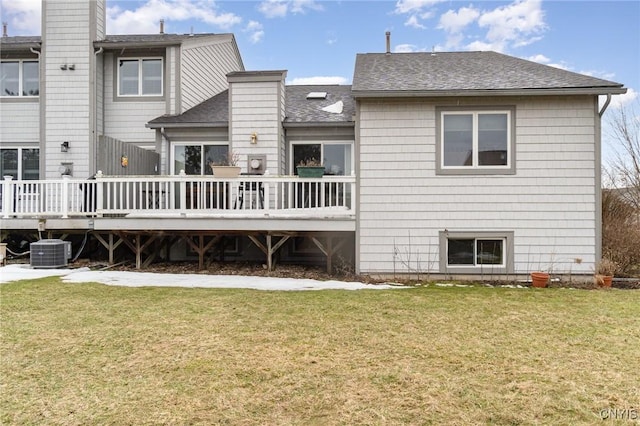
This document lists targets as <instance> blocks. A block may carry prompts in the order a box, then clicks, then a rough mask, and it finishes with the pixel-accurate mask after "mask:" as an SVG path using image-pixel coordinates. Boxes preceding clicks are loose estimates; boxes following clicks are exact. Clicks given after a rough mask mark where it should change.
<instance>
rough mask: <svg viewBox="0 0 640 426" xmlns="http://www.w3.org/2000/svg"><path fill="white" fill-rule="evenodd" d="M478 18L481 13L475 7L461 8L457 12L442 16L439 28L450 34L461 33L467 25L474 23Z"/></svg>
mask: <svg viewBox="0 0 640 426" xmlns="http://www.w3.org/2000/svg"><path fill="white" fill-rule="evenodd" d="M478 16H480V12H479V11H478V10H477V9H474V8H473V7H461V8H460V9H458V11H457V12H455V11H453V10H448V11H447V12H445V13H444V14H443V15H442V16H440V24H439V25H438V28H441V29H443V30H445V31H446V32H448V33H459V32H460V31H462V30H463V29H464V28H465V27H466V26H467V25H469V24H471V23H472V22H474V21H475V20H476V19H477V18H478Z"/></svg>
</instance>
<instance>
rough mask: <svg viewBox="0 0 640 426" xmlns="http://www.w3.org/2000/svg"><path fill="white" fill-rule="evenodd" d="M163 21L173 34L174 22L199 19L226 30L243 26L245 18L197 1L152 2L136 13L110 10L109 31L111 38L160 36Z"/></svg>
mask: <svg viewBox="0 0 640 426" xmlns="http://www.w3.org/2000/svg"><path fill="white" fill-rule="evenodd" d="M160 19H164V20H165V22H166V24H165V25H166V30H165V31H166V32H172V31H171V21H187V20H190V19H195V20H197V21H201V22H203V23H206V24H209V25H214V26H216V27H218V28H222V29H228V28H231V27H232V26H234V25H236V24H239V23H240V22H242V18H240V17H239V16H237V15H235V14H233V13H220V12H218V11H217V10H216V8H215V7H214V4H213V3H211V2H202V1H197V0H149V1H147V2H146V3H144V4H143V5H141V6H139V7H138V8H136V9H132V10H123V9H121V8H120V7H118V6H113V7H107V31H108V32H109V33H110V34H153V33H157V32H158V28H159V26H158V22H159V21H160Z"/></svg>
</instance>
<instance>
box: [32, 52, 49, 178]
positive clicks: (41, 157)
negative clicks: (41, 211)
mask: <svg viewBox="0 0 640 426" xmlns="http://www.w3.org/2000/svg"><path fill="white" fill-rule="evenodd" d="M29 50H30V51H31V53H33V54H34V55H36V56H37V57H38V73H39V76H38V91H39V92H38V109H39V111H40V112H39V113H38V134H39V139H40V140H39V141H38V176H39V177H42V176H45V173H46V167H45V166H44V165H45V163H46V158H45V156H46V155H47V149H46V146H45V144H44V142H43V141H44V137H43V136H44V135H43V134H42V122H43V121H44V120H43V119H42V113H43V111H44V105H42V100H43V99H42V98H41V97H40V93H42V89H43V87H40V86H42V72H41V71H40V70H41V67H42V63H41V61H40V54H41V53H42V52H41V51H39V50H36V49H34V48H33V47H30V48H29Z"/></svg>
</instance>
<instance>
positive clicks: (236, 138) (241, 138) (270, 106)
mask: <svg viewBox="0 0 640 426" xmlns="http://www.w3.org/2000/svg"><path fill="white" fill-rule="evenodd" d="M280 85H281V82H278V81H262V82H242V83H231V89H230V90H231V92H230V114H229V116H230V132H231V135H230V137H231V147H232V149H233V150H234V151H235V152H237V153H238V154H239V155H240V164H239V165H240V166H242V167H243V171H246V159H247V156H248V155H254V154H255V155H266V156H267V169H268V170H269V172H270V173H272V174H277V173H278V168H279V167H280V164H281V161H282V159H281V158H280V155H279V154H280V151H279V149H280V148H281V134H282V128H281V125H280V123H281V122H282V108H281V106H280V102H281V98H280V94H281V91H282V90H281V88H280ZM253 132H255V133H256V134H257V135H258V140H257V143H256V144H255V145H254V144H251V143H250V140H251V134H252V133H253Z"/></svg>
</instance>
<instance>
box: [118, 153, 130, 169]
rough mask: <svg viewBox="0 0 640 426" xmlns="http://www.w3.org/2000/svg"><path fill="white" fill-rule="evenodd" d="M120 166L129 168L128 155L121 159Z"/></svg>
mask: <svg viewBox="0 0 640 426" xmlns="http://www.w3.org/2000/svg"><path fill="white" fill-rule="evenodd" d="M120 165H121V166H122V167H127V166H128V165H129V157H127V156H126V155H123V156H122V157H120Z"/></svg>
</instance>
